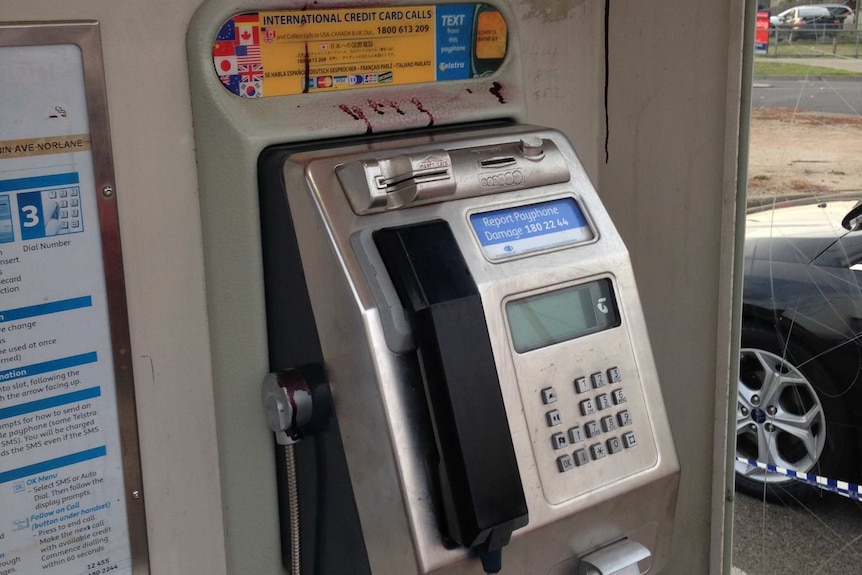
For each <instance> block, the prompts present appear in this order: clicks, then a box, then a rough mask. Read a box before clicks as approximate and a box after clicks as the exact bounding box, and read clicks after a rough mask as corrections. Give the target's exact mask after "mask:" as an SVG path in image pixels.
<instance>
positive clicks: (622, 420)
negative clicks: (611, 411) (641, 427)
mask: <svg viewBox="0 0 862 575" xmlns="http://www.w3.org/2000/svg"><path fill="white" fill-rule="evenodd" d="M617 422H618V423H619V424H620V426H625V425H631V424H632V416H631V414H630V413H629V412H628V410H627V409H624V410H622V411H621V412H619V413H618V414H617Z"/></svg>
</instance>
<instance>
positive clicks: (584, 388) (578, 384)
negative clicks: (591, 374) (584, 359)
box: [575, 377, 590, 393]
mask: <svg viewBox="0 0 862 575" xmlns="http://www.w3.org/2000/svg"><path fill="white" fill-rule="evenodd" d="M589 390H590V384H588V383H587V378H586V377H579V378H577V379H576V380H575V391H577V392H578V393H586V392H588V391H589Z"/></svg>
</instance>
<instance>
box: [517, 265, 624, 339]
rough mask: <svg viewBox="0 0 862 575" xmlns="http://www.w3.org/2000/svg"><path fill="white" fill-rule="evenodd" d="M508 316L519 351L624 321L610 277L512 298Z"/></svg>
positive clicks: (589, 332)
mask: <svg viewBox="0 0 862 575" xmlns="http://www.w3.org/2000/svg"><path fill="white" fill-rule="evenodd" d="M506 316H507V317H508V319H509V330H510V331H511V333H512V342H513V345H514V347H515V351H517V352H518V353H524V352H527V351H531V350H534V349H539V348H541V347H545V346H548V345H552V344H555V343H560V342H562V341H568V340H570V339H575V338H577V337H582V336H585V335H588V334H591V333H596V332H599V331H603V330H606V329H610V328H612V327H617V326H618V325H620V317H619V312H618V310H617V302H616V299H615V298H614V290H613V286H612V284H611V281H610V280H609V279H601V280H597V281H594V282H590V283H587V284H581V285H577V286H572V287H568V288H564V289H560V290H556V291H552V292H548V293H542V294H538V295H533V296H529V297H526V298H523V299H518V300H513V301H510V302H509V303H507V304H506Z"/></svg>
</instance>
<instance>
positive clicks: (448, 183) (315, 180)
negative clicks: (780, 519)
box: [189, 0, 679, 575]
mask: <svg viewBox="0 0 862 575" xmlns="http://www.w3.org/2000/svg"><path fill="white" fill-rule="evenodd" d="M261 3H262V4H263V5H265V6H266V7H267V8H268V9H266V10H265V9H264V7H256V8H258V9H257V10H253V9H252V7H249V8H248V9H247V11H244V12H237V7H236V6H235V5H234V4H233V3H230V2H227V1H226V0H208V1H207V2H205V3H204V4H203V5H202V6H201V9H200V10H199V11H198V14H196V16H195V18H194V20H193V22H192V26H191V28H190V35H189V54H190V61H191V67H190V72H191V80H192V88H193V89H192V99H193V106H194V110H195V121H196V125H195V131H196V145H197V150H198V158H199V163H200V168H199V178H200V180H201V205H202V213H203V223H204V238H205V250H206V253H207V257H208V262H215V263H214V264H212V263H208V264H207V265H208V268H209V270H210V271H209V272H208V274H209V278H211V279H212V278H221V279H215V280H214V281H210V282H209V284H208V289H210V290H211V291H214V290H217V291H219V295H218V296H213V301H220V300H221V299H222V298H231V297H235V296H234V295H233V294H234V293H235V291H236V290H237V289H240V290H243V293H246V294H248V295H249V296H250V297H251V298H253V297H256V296H257V294H258V292H265V296H264V297H263V298H262V299H263V301H262V302H261V303H262V304H263V305H261V306H259V307H260V308H263V307H265V323H266V344H267V354H268V360H269V365H268V366H263V365H260V366H256V367H255V368H254V369H260V370H261V372H262V373H261V376H263V371H264V368H268V369H266V371H269V372H270V373H269V374H268V375H266V376H265V377H263V405H264V412H263V413H262V412H261V410H260V407H259V401H257V400H256V401H257V405H256V409H255V411H254V413H255V417H256V418H255V420H254V421H251V420H250V419H249V413H250V411H249V410H248V409H247V399H248V396H249V390H248V388H247V385H246V384H236V381H237V380H236V379H235V378H234V379H231V380H230V381H229V382H224V381H221V380H218V381H217V382H216V385H215V392H216V404H217V410H218V413H217V418H218V420H219V421H218V423H219V433H220V436H219V441H220V455H221V457H222V474H223V476H222V479H223V482H224V485H226V487H225V489H224V493H225V500H226V503H225V509H226V513H230V514H233V515H235V516H236V515H237V514H239V513H241V512H244V511H245V510H246V509H251V508H252V506H254V509H255V510H256V511H255V512H256V513H257V516H255V520H257V519H258V517H262V518H263V519H262V520H263V521H266V520H267V519H268V518H267V517H265V514H266V513H270V512H271V511H272V508H273V507H275V506H276V505H277V507H278V510H279V513H278V515H279V518H280V527H281V543H282V549H281V551H282V563H283V565H284V566H285V567H287V568H288V570H289V571H290V572H291V573H292V574H293V575H299V574H300V573H302V574H306V573H307V574H315V575H342V574H345V573H351V574H354V575H364V574H375V575H378V574H382V575H389V574H392V575H410V574H416V575H419V574H432V573H433V574H435V575H456V574H457V575H481V574H482V573H495V572H504V573H510V574H542V575H574V574H576V573H577V574H584V575H586V574H588V575H611V574H615V575H633V574H635V573H647V572H649V573H656V572H658V571H660V569H661V568H662V566H663V565H664V563H665V562H666V561H667V554H668V552H669V549H670V540H671V535H672V528H673V515H674V511H675V502H676V493H677V486H678V474H679V467H678V463H677V458H676V453H675V450H674V445H673V440H672V437H671V434H670V429H669V426H668V422H667V417H666V414H665V411H664V405H663V402H662V397H661V390H660V386H659V382H658V377H657V374H656V369H655V365H654V363H653V359H652V355H651V350H650V344H649V339H648V335H647V330H646V326H645V324H644V318H643V312H642V310H641V304H640V300H639V296H638V292H637V287H636V284H635V279H634V276H633V272H632V268H631V264H630V261H629V257H628V253H627V251H626V248H625V246H624V245H623V242H622V240H621V238H620V235H619V234H618V232H617V230H616V229H615V227H614V225H613V223H612V221H611V220H610V218H609V216H608V214H607V212H606V211H605V209H604V207H603V206H602V202H601V200H600V199H599V196H598V195H597V193H596V191H595V190H594V188H593V186H592V184H591V183H590V181H589V178H588V177H587V175H586V172H585V170H584V168H583V166H582V165H581V163H580V161H579V159H578V156H577V154H576V153H575V151H574V149H573V147H572V145H571V144H570V143H569V141H568V140H567V139H566V137H565V136H564V135H563V134H562V133H560V132H558V131H555V130H552V129H547V128H541V127H536V126H531V125H528V124H526V123H525V122H524V120H525V115H526V114H525V105H524V100H525V94H524V91H523V89H522V88H520V87H519V83H520V68H519V63H518V55H517V53H516V52H517V51H516V50H508V49H507V47H508V42H510V41H511V40H512V38H516V34H515V33H514V29H513V28H512V27H511V23H512V21H513V19H514V16H513V14H512V11H511V9H510V8H509V7H507V6H499V7H498V6H490V5H486V4H458V3H456V2H449V1H446V2H441V3H440V4H437V5H421V6H416V5H410V4H406V3H404V2H402V1H400V0H396V1H395V2H387V4H386V6H370V5H368V4H365V3H363V5H362V6H361V7H358V8H351V7H344V6H343V5H341V4H340V3H339V2H338V1H337V0H320V1H319V2H315V4H314V6H313V7H306V6H301V7H300V6H294V7H293V9H292V10H284V9H283V7H281V6H275V5H274V4H275V2H274V1H273V0H261ZM306 8H307V9H306ZM205 47H206V48H209V49H210V50H211V53H210V54H206V55H203V54H202V53H203V51H205ZM255 188H256V190H257V194H255V195H256V196H257V197H256V198H254V200H253V204H252V203H251V202H250V201H249V200H248V195H249V190H253V189H255ZM255 209H257V212H258V213H259V216H260V217H259V226H260V227H259V230H260V238H259V239H260V241H259V244H258V243H257V238H256V237H253V234H248V233H245V232H243V233H240V231H243V230H245V231H247V230H248V229H249V225H248V222H247V219H248V218H249V216H250V215H251V216H257V215H258V214H257V213H255ZM240 220H241V224H237V225H234V222H235V221H240ZM253 225H254V226H255V231H256V229H257V228H256V226H257V225H258V222H257V221H255V222H254V224H253ZM251 242H254V243H255V251H253V252H252V253H253V255H252V256H251V257H257V256H258V255H259V256H260V258H261V262H260V272H261V276H262V280H263V281H262V286H260V289H259V290H256V289H254V287H255V286H256V285H258V284H256V283H255V282H258V281H259V278H257V277H256V276H255V275H254V274H249V275H248V276H246V277H242V278H237V277H235V275H234V274H232V272H231V271H230V270H229V269H227V268H229V267H230V265H227V266H224V267H222V264H225V263H226V262H228V261H229V260H230V259H231V257H232V254H235V253H239V252H237V251H234V250H236V248H237V246H239V247H242V248H245V247H247V246H246V244H248V243H251ZM228 276H229V277H228ZM248 286H251V287H248ZM243 301H244V302H246V301H249V300H248V299H246V300H243ZM256 305H257V302H252V303H251V304H249V305H248V306H245V308H246V309H247V310H249V313H250V314H253V313H256V310H255V309H254V308H255V306H256ZM222 311H223V310H221V309H219V307H218V306H215V305H214V306H211V309H210V314H211V315H210V320H211V322H213V323H214V324H218V327H217V328H215V329H214V330H213V331H212V332H211V333H212V335H213V349H214V357H215V365H216V371H217V372H224V371H225V369H226V364H227V363H229V362H227V361H223V360H222V358H221V356H220V351H221V352H224V350H225V349H227V347H228V346H233V345H234V342H235V341H237V339H238V338H236V336H235V330H242V329H243V327H244V325H243V324H242V322H239V323H236V322H234V323H230V322H229V321H228V320H227V319H226V317H227V316H225V314H223V313H222ZM242 320H243V321H244V322H247V323H248V324H249V325H251V326H252V327H254V320H253V318H252V319H248V318H246V317H243V318H242ZM229 323H230V325H229V326H228V324H229ZM225 327H230V329H223V328H225ZM234 328H235V329H234ZM228 332H229V333H228ZM252 339H253V338H252ZM247 347H248V349H251V350H252V351H254V349H255V343H254V341H250V342H248V345H247ZM229 355H233V357H234V358H235V360H236V361H234V362H231V366H233V365H234V364H236V362H237V361H244V357H241V354H239V353H234V354H225V355H224V357H227V356H229ZM261 363H263V362H261ZM246 371H252V370H248V369H246ZM216 379H218V378H216ZM258 381H259V379H258ZM255 383H257V382H255ZM255 392H256V393H259V391H258V390H257V389H256V390H255ZM264 422H266V423H268V425H269V428H271V430H272V431H273V432H275V437H276V447H275V459H276V465H275V470H276V473H277V475H278V479H277V485H278V488H277V494H276V493H270V492H269V491H268V490H267V489H266V484H265V482H263V481H257V479H258V476H259V475H260V474H261V473H262V471H260V470H261V469H265V465H264V463H262V460H261V458H260V457H257V455H258V452H257V451H255V450H257V449H258V448H259V447H260V446H261V445H264V444H265V445H267V447H268V445H269V444H270V443H271V442H272V436H271V435H269V434H267V436H266V437H264V436H263V432H265V428H266V425H264ZM252 484H257V485H261V486H262V487H261V489H260V490H259V491H255V490H251V489H249V487H248V486H249V485H252ZM262 500H263V504H261V501H262ZM276 500H277V501H276ZM272 515H275V514H274V513H272ZM238 529H240V528H239V527H237V528H233V527H232V531H231V535H232V536H233V534H234V533H236V532H237V530H238ZM267 535H268V534H267ZM246 542H247V543H248V542H251V539H250V538H247V539H246ZM255 542H256V541H255ZM256 549H257V548H256ZM266 551H267V552H268V551H270V550H269V549H268V548H267V550H266ZM256 555H257V556H259V555H260V551H259V550H258V551H257V552H256ZM257 559H258V557H254V558H249V557H245V560H246V561H247V562H248V561H254V560H257ZM242 567H245V566H244V565H243V566H242ZM258 572H263V571H262V570H260V569H258ZM267 572H269V571H267Z"/></svg>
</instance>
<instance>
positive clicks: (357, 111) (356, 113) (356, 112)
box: [338, 104, 374, 134]
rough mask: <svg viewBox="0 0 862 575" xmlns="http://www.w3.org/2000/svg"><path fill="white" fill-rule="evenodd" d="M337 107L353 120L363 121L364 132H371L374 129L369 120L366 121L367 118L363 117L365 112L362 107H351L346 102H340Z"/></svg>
mask: <svg viewBox="0 0 862 575" xmlns="http://www.w3.org/2000/svg"><path fill="white" fill-rule="evenodd" d="M338 109H339V110H341V111H342V112H344V113H345V114H347V115H348V116H350V117H351V118H353V119H354V120H362V121H364V122H365V133H366V134H371V133H372V132H373V131H374V130H373V128H372V127H371V122H369V121H368V118H366V117H365V113H363V111H362V109H361V108H360V107H359V106H353V107H352V108H351V107H350V106H348V105H347V104H341V105H340V106H338Z"/></svg>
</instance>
